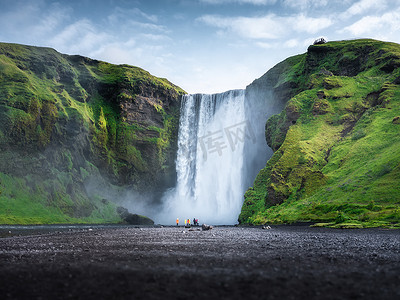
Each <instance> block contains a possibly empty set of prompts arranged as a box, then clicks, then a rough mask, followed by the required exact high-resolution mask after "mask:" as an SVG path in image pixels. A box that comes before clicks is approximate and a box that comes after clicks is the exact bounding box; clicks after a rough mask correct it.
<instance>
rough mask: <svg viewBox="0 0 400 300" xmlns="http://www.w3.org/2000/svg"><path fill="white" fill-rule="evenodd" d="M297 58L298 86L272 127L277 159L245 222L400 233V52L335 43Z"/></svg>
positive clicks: (388, 46) (262, 176)
mask: <svg viewBox="0 0 400 300" xmlns="http://www.w3.org/2000/svg"><path fill="white" fill-rule="evenodd" d="M318 48H320V49H318ZM321 48H322V49H321ZM321 50H322V51H321ZM297 59H298V64H297V65H295V67H294V68H293V70H291V71H289V72H287V73H286V74H285V78H286V79H287V80H296V81H297V83H299V85H298V86H299V87H300V88H299V89H298V91H297V94H296V95H295V96H294V97H293V98H292V99H290V101H289V102H288V103H287V106H286V108H285V110H284V111H283V112H282V113H281V114H280V115H278V116H274V117H272V118H271V119H270V120H269V121H268V123H267V130H266V133H267V135H268V137H267V139H269V144H270V145H271V146H272V147H273V149H274V150H276V151H275V153H274V155H273V157H272V158H271V159H270V161H269V162H268V164H267V166H266V167H265V168H264V169H263V170H261V171H260V173H259V175H258V176H257V178H256V180H255V182H254V186H253V187H252V188H250V189H249V190H248V191H247V192H246V195H245V201H244V205H243V208H242V213H241V215H240V217H239V221H240V222H241V223H254V224H263V223H266V222H270V223H291V222H296V221H312V222H321V223H323V224H322V225H328V226H333V227H369V226H388V227H393V226H399V222H400V180H399V179H400V135H399V132H400V124H398V121H396V117H399V116H400V86H399V84H398V83H399V82H398V81H399V79H398V78H399V75H400V72H399V69H398V66H399V65H400V63H399V62H400V46H399V45H397V44H392V43H382V42H378V41H373V40H358V41H346V42H331V43H327V44H325V45H321V46H312V47H310V49H309V52H308V53H307V55H303V56H297ZM321 70H322V71H321ZM327 71H329V72H327ZM330 72H331V73H330ZM292 74H302V75H301V76H298V77H297V78H295V77H293V76H292ZM344 75H346V76H344ZM287 124H290V127H289V128H288V130H287V131H286V129H287V126H286V127H285V125H287Z"/></svg>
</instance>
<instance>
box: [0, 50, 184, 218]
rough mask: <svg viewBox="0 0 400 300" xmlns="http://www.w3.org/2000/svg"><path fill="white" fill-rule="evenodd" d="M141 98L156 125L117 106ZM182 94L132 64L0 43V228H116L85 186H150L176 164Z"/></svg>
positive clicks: (106, 206)
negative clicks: (99, 182)
mask: <svg viewBox="0 0 400 300" xmlns="http://www.w3.org/2000/svg"><path fill="white" fill-rule="evenodd" d="M142 93H145V94H144V95H143V96H145V97H147V96H148V95H147V94H146V93H154V95H156V97H157V101H155V102H154V103H156V104H155V105H154V110H155V112H156V113H157V114H159V115H160V116H161V120H162V121H163V124H162V126H153V125H152V127H151V128H148V126H147V125H146V124H142V123H140V122H136V120H133V121H132V120H131V119H128V118H127V116H126V112H125V111H124V108H123V104H124V103H127V104H129V103H133V102H134V101H136V99H137V97H138V96H139V95H141V94H142ZM182 94H184V91H183V90H182V89H180V88H179V87H177V86H175V85H173V84H172V83H170V82H169V81H168V80H166V79H163V78H157V77H154V76H152V75H151V74H150V73H148V72H146V71H144V70H142V69H140V68H137V67H132V66H127V65H121V66H117V65H112V64H108V63H106V62H100V61H95V60H91V59H88V58H85V57H81V56H68V55H63V54H60V53H58V52H56V51H55V50H53V49H50V48H39V47H31V46H23V45H16V44H5V43H0V148H1V149H0V150H1V151H2V155H1V157H0V172H3V173H0V174H9V176H10V177H4V178H6V179H4V180H5V181H7V188H2V187H1V188H0V190H1V191H2V192H1V195H0V196H1V197H2V198H1V201H5V202H6V203H8V204H7V205H6V206H1V205H0V216H1V217H0V223H21V224H27V223H69V222H119V221H121V219H120V218H119V217H118V216H117V215H116V212H115V207H114V206H113V204H112V203H106V202H104V201H103V200H104V199H98V198H90V197H89V196H88V195H87V193H86V191H85V188H84V182H86V181H87V180H89V181H90V180H91V178H93V177H95V178H99V177H103V179H104V182H108V181H112V182H118V183H119V184H121V185H123V184H130V185H131V186H130V187H131V188H132V187H135V188H136V187H137V186H147V185H149V184H154V185H157V184H158V181H157V180H159V179H158V178H157V176H155V174H157V173H158V171H159V170H160V171H161V172H159V173H160V174H161V173H163V172H164V168H165V166H166V165H168V164H171V161H173V160H172V159H171V158H170V157H169V153H171V151H173V147H174V138H175V137H174V135H175V134H176V132H173V130H175V128H177V127H175V125H176V120H177V119H178V116H177V115H176V107H178V106H179V97H180V95H182ZM158 98H160V99H164V98H165V99H168V101H169V108H165V107H164V106H163V103H162V101H161V100H160V99H158ZM178 115H179V111H178ZM154 133H156V136H155V135H154ZM42 153H43V154H42ZM4 176H6V175H4ZM0 185H1V184H0ZM13 190H19V192H13ZM10 199H13V201H11V200H10ZM1 201H0V204H2V202H1ZM3 208H4V209H3ZM10 209H11V210H12V211H9V210H10Z"/></svg>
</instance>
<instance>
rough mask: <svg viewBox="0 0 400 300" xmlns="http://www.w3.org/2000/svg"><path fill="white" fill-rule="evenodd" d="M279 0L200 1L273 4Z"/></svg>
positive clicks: (209, 0) (210, 1)
mask: <svg viewBox="0 0 400 300" xmlns="http://www.w3.org/2000/svg"><path fill="white" fill-rule="evenodd" d="M276 1H277V0H200V2H203V3H208V4H232V3H238V4H253V5H272V4H275V3H276Z"/></svg>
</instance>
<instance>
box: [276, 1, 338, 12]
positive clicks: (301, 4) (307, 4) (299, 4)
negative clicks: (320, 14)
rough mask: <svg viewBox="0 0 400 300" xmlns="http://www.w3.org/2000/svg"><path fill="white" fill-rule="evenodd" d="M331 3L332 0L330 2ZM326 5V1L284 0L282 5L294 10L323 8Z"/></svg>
mask: <svg viewBox="0 0 400 300" xmlns="http://www.w3.org/2000/svg"><path fill="white" fill-rule="evenodd" d="M331 1H332V0H331ZM327 4H328V0H284V1H283V5H284V6H287V7H291V8H295V9H301V10H305V9H309V8H314V7H315V8H318V7H324V6H326V5H327Z"/></svg>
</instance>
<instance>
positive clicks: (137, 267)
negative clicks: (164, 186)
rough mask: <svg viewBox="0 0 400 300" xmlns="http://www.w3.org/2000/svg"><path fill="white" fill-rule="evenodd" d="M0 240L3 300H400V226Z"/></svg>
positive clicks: (21, 233) (86, 231)
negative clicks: (387, 228) (358, 228)
mask: <svg viewBox="0 0 400 300" xmlns="http://www.w3.org/2000/svg"><path fill="white" fill-rule="evenodd" d="M15 233H17V234H18V236H12V234H15ZM0 236H2V237H1V238H0V299H185V300H186V299H189V300H192V299H193V300H197V299H199V300H203V299H400V231H399V230H380V229H371V230H333V229H321V228H309V227H303V226H299V227H296V226H294V227H292V226H278V227H273V228H271V229H266V230H263V229H261V228H256V227H250V228H249V227H216V228H214V229H212V230H210V231H189V230H188V229H184V228H182V227H179V228H176V227H164V228H154V227H144V228H137V227H122V226H120V227H92V228H90V227H73V228H69V229H68V228H63V229H62V230H58V229H54V228H52V229H51V228H50V229H48V228H47V229H46V228H44V229H41V230H25V229H16V228H12V230H11V234H10V233H9V232H8V229H7V228H1V229H0Z"/></svg>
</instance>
